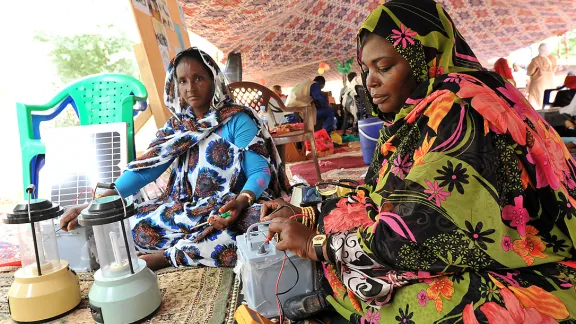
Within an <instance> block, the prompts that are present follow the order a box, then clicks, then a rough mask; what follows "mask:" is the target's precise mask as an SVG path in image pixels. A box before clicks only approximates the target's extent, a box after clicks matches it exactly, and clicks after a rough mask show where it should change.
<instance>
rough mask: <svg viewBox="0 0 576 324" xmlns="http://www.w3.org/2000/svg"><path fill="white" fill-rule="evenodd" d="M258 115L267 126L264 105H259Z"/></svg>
mask: <svg viewBox="0 0 576 324" xmlns="http://www.w3.org/2000/svg"><path fill="white" fill-rule="evenodd" d="M258 117H260V119H261V120H262V124H263V125H264V127H266V128H268V114H267V113H266V106H260V111H259V112H258Z"/></svg>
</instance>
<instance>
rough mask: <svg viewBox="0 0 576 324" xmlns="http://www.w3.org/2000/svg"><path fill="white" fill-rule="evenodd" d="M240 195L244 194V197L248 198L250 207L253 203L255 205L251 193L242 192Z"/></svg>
mask: <svg viewBox="0 0 576 324" xmlns="http://www.w3.org/2000/svg"><path fill="white" fill-rule="evenodd" d="M238 196H244V197H246V198H248V206H249V207H251V206H252V205H254V199H252V196H250V194H249V193H246V192H241V193H240V194H239V195H238Z"/></svg>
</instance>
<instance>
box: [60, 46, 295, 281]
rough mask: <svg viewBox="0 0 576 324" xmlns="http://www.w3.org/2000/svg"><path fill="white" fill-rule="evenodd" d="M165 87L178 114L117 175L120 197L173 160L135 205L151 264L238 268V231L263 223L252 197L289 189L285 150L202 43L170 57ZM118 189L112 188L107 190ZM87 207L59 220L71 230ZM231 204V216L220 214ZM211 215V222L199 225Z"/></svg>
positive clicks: (137, 232)
mask: <svg viewBox="0 0 576 324" xmlns="http://www.w3.org/2000/svg"><path fill="white" fill-rule="evenodd" d="M164 90H165V93H164V103H165V104H166V106H167V107H168V109H169V110H170V112H171V113H172V115H173V116H172V117H170V118H169V119H168V121H167V122H166V124H165V125H164V126H163V127H162V128H160V129H159V130H158V132H157V134H156V138H155V139H154V140H153V141H152V142H151V144H150V146H149V148H148V150H147V151H146V152H145V153H144V154H143V155H142V156H140V157H138V158H137V159H136V160H135V161H132V162H130V163H129V164H128V167H127V170H126V171H125V172H124V173H122V175H121V176H120V177H119V178H118V179H116V181H115V184H116V187H117V188H118V191H119V192H120V193H121V195H122V197H128V196H131V195H133V194H135V193H137V192H138V191H139V190H140V189H141V188H143V187H144V186H145V185H147V184H148V183H150V182H152V181H154V180H156V179H157V178H158V177H159V176H160V175H161V174H163V173H164V172H165V171H166V170H167V169H168V168H169V167H170V166H171V167H172V169H171V171H170V172H171V173H170V179H169V180H168V185H167V187H166V189H165V192H164V194H163V195H162V196H160V197H159V198H157V199H154V200H150V201H146V202H144V203H142V204H140V205H138V207H137V214H136V216H135V217H134V218H135V222H134V223H133V224H132V226H133V227H132V236H133V238H134V243H135V246H136V248H137V249H138V251H139V252H141V253H143V255H142V256H140V258H141V259H143V260H145V261H146V264H147V266H148V267H149V268H150V269H152V270H157V269H160V268H164V267H168V266H174V267H179V266H211V267H233V266H234V265H235V263H236V235H240V234H242V233H243V232H245V231H246V229H247V228H248V226H250V225H252V224H253V223H256V222H258V218H259V209H260V205H259V204H255V202H256V201H257V200H259V201H261V200H266V199H268V200H269V199H270V198H278V197H280V195H281V191H282V190H287V179H286V178H285V173H284V171H283V167H282V165H281V164H280V157H279V156H278V153H277V151H276V149H275V146H274V145H273V144H271V143H272V138H271V137H270V135H269V134H268V131H267V130H266V128H265V127H263V125H262V123H261V121H260V120H259V119H258V118H256V116H255V115H254V113H253V111H252V110H251V109H250V108H248V107H244V106H240V105H237V104H235V103H234V101H233V100H232V97H231V95H230V92H229V89H228V81H227V79H226V77H225V76H224V74H223V73H222V72H221V71H220V69H219V68H218V65H217V64H216V62H215V61H214V60H213V59H212V58H211V57H210V56H209V55H208V54H206V53H204V52H203V51H201V50H199V49H198V48H196V47H191V48H189V49H187V50H184V51H182V52H180V53H178V55H176V57H175V58H174V59H173V60H172V61H171V62H170V65H169V67H168V71H167V75H166V82H165V87H164ZM115 194H116V193H115V192H114V191H113V190H109V191H106V192H105V193H104V194H102V196H109V195H115ZM86 207H87V205H79V206H75V207H72V208H70V209H69V210H68V211H66V213H65V214H64V215H63V217H62V219H61V221H60V227H61V228H62V229H63V230H65V231H68V230H71V229H73V228H74V227H75V226H76V225H77V224H78V219H77V217H78V214H79V213H80V212H81V211H82V210H83V209H84V208H86ZM227 211H229V212H230V213H231V215H230V217H229V218H222V217H220V215H221V214H222V213H224V212H227ZM206 221H208V222H209V224H210V226H208V227H202V226H200V227H197V225H198V224H201V223H204V222H206Z"/></svg>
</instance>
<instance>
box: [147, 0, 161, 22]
mask: <svg viewBox="0 0 576 324" xmlns="http://www.w3.org/2000/svg"><path fill="white" fill-rule="evenodd" d="M147 1H148V9H149V10H150V15H151V16H152V17H154V18H155V19H156V20H158V21H161V20H162V17H160V9H159V7H158V0H147Z"/></svg>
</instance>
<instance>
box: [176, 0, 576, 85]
mask: <svg viewBox="0 0 576 324" xmlns="http://www.w3.org/2000/svg"><path fill="white" fill-rule="evenodd" d="M180 2H181V5H182V7H183V11H184V14H185V16H186V24H187V28H188V29H189V30H190V31H191V32H193V33H196V34H198V35H200V36H202V37H204V38H205V39H207V40H208V41H210V42H211V43H212V44H214V45H215V46H216V47H218V48H219V49H220V50H222V52H224V54H227V53H230V52H233V51H236V52H241V53H242V60H243V70H244V79H245V80H248V81H256V82H258V81H260V80H266V84H267V85H272V84H280V85H282V86H292V85H294V84H296V83H298V82H299V81H301V80H303V79H306V78H313V77H314V76H315V75H317V73H318V65H319V63H320V62H326V63H328V64H329V65H330V66H331V69H330V70H329V71H326V72H325V73H324V76H325V77H326V79H329V80H330V79H340V78H341V75H340V74H339V73H338V71H337V69H336V66H335V63H334V60H339V61H343V60H347V59H349V58H351V57H353V56H355V53H356V44H355V41H356V32H357V29H358V27H359V26H360V25H361V24H362V22H363V21H364V19H365V18H366V17H367V16H368V14H369V13H370V11H371V10H373V9H374V8H376V7H377V6H378V5H379V3H380V1H376V0H348V1H342V0H300V1H295V0H209V1H208V0H202V1H201V0H180ZM438 2H439V3H441V4H443V5H444V7H445V8H446V10H447V11H448V13H449V14H450V16H451V17H452V19H453V20H454V21H455V24H456V26H457V27H458V28H459V30H460V32H461V34H462V35H463V36H464V37H465V38H466V40H467V41H468V42H469V44H470V45H471V47H472V49H473V50H474V52H475V53H476V55H477V56H478V58H479V59H480V60H481V61H486V60H489V59H492V58H495V57H501V56H507V55H508V54H509V53H510V52H511V51H514V50H517V49H519V48H522V47H525V46H528V45H530V44H533V43H535V42H538V41H540V40H542V39H546V38H548V37H552V36H557V35H562V34H563V33H565V32H566V31H568V30H572V29H574V28H576V1H574V0H540V1H530V0H440V1H438ZM355 65H356V64H355ZM354 68H357V67H356V66H354Z"/></svg>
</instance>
